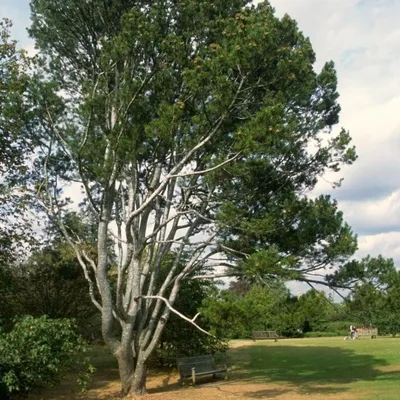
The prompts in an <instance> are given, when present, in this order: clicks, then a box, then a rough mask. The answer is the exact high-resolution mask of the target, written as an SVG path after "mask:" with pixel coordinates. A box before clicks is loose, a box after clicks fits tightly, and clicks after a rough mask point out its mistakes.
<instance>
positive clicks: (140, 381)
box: [129, 361, 147, 395]
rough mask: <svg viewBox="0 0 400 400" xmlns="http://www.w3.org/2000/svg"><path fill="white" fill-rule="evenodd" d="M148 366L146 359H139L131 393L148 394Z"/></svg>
mask: <svg viewBox="0 0 400 400" xmlns="http://www.w3.org/2000/svg"><path fill="white" fill-rule="evenodd" d="M146 378H147V367H146V364H145V363H144V361H138V362H137V364H136V368H135V374H134V376H133V380H132V386H131V390H130V393H129V394H131V395H142V394H147V390H146Z"/></svg>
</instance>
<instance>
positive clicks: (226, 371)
mask: <svg viewBox="0 0 400 400" xmlns="http://www.w3.org/2000/svg"><path fill="white" fill-rule="evenodd" d="M225 369H226V370H225V380H226V381H227V380H228V366H227V365H225Z"/></svg>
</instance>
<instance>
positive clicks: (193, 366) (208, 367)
mask: <svg viewBox="0 0 400 400" xmlns="http://www.w3.org/2000/svg"><path fill="white" fill-rule="evenodd" d="M177 364H178V370H179V374H180V376H181V379H180V382H181V384H183V380H184V379H185V378H192V382H193V386H195V385H196V377H197V376H204V375H212V376H213V378H214V379H215V378H216V374H222V373H225V379H228V367H227V366H226V365H225V366H224V368H217V367H216V366H215V361H214V358H213V356H212V355H211V354H209V355H205V356H194V357H181V358H178V359H177Z"/></svg>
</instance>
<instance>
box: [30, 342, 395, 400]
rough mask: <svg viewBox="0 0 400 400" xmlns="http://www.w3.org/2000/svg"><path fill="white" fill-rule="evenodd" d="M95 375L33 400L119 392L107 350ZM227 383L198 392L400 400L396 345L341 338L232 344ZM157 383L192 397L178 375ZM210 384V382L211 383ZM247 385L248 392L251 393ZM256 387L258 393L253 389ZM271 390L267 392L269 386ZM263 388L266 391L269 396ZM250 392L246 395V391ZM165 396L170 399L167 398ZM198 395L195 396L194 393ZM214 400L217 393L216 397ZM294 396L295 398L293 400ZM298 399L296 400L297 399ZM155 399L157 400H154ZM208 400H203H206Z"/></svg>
mask: <svg viewBox="0 0 400 400" xmlns="http://www.w3.org/2000/svg"><path fill="white" fill-rule="evenodd" d="M92 356H93V359H92V361H93V364H94V365H95V367H96V372H95V374H94V376H93V381H92V383H91V385H90V390H89V392H88V393H86V394H84V395H78V394H77V390H78V388H77V386H76V383H75V378H74V377H72V376H71V377H70V378H69V379H66V380H64V381H63V383H62V384H61V385H60V386H58V387H56V388H53V389H50V390H45V391H43V392H42V393H41V395H39V396H30V397H29V398H30V399H32V400H37V399H46V400H48V399H60V400H71V399H79V400H81V399H90V400H97V399H102V400H104V399H110V398H114V397H109V396H108V395H106V394H105V393H104V389H107V388H109V387H110V385H113V387H114V392H118V390H119V382H118V368H117V364H116V360H115V359H114V357H113V356H112V355H111V354H110V352H109V351H108V350H107V349H106V348H105V347H99V346H95V347H94V348H93V350H92ZM227 358H228V364H229V369H230V372H229V380H228V381H221V380H218V381H217V382H214V383H210V379H204V382H200V383H203V384H204V386H203V385H202V384H200V385H199V386H198V387H197V388H196V390H197V391H198V390H200V391H201V390H202V387H204V388H207V386H209V385H210V384H211V385H212V386H214V385H215V387H218V386H221V387H222V386H224V385H228V386H229V385H236V386H235V387H236V388H238V385H240V387H241V389H240V390H243V392H240V393H239V392H238V393H236V397H237V398H238V399H240V398H243V399H248V398H251V399H252V398H267V397H268V398H276V399H277V400H278V399H280V398H282V399H285V400H287V399H288V398H290V399H291V398H296V399H298V398H301V399H303V398H305V399H306V398H307V396H310V399H311V398H312V399H313V400H314V399H323V398H324V397H325V395H328V397H329V399H335V400H336V399H338V400H343V399H346V400H347V399H363V400H398V399H400V339H392V338H378V339H376V340H372V339H360V340H356V341H350V340H346V341H343V340H342V339H341V338H306V339H286V340H279V341H278V342H277V343H275V342H273V341H257V342H252V341H250V340H248V341H233V342H232V348H231V349H230V350H229V352H228V356H227ZM149 375H150V378H151V377H154V376H155V375H156V376H157V377H158V378H157V379H158V382H159V384H160V386H158V384H157V386H154V385H153V388H152V390H151V391H150V392H151V393H154V394H156V393H158V394H159V395H160V396H161V397H160V398H163V399H164V398H168V399H171V398H174V396H176V398H179V399H189V400H190V399H191V396H192V393H194V392H192V391H191V390H187V389H188V388H184V389H182V388H181V387H180V386H179V385H178V383H177V382H178V376H177V374H176V372H172V373H171V374H169V373H166V372H163V371H155V370H151V371H150V374H149ZM211 382H212V381H211ZM247 384H249V385H251V387H252V389H249V388H250V386H246V385H247ZM254 384H256V385H257V384H260V388H262V390H261V389H260V391H257V390H256V389H254ZM269 385H270V386H269ZM265 388H267V389H268V388H270V389H271V390H269V389H268V390H267V389H265ZM249 390H250V391H249ZM166 393H168V396H169V397H165V396H166ZM196 393H197V392H196ZM214 394H215V393H214ZM293 396H294V397H293ZM296 396H299V397H296ZM157 398H158V397H157ZM209 398H210V397H206V396H204V400H208V399H209Z"/></svg>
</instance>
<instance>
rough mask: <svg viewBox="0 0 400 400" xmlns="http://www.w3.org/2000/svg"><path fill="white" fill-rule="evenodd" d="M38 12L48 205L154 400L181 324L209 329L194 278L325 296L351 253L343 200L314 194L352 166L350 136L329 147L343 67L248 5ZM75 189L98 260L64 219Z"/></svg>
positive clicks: (133, 376) (113, 3)
mask: <svg viewBox="0 0 400 400" xmlns="http://www.w3.org/2000/svg"><path fill="white" fill-rule="evenodd" d="M31 6H32V26H31V28H30V34H31V36H32V37H33V38H34V39H35V41H36V46H37V48H38V51H39V53H38V57H37V59H36V61H37V62H36V75H35V82H36V83H35V85H32V87H31V92H30V93H31V97H30V100H31V101H32V102H33V105H34V106H35V109H36V119H35V121H38V122H39V125H38V127H37V131H36V133H37V136H38V137H40V138H41V146H40V149H38V150H37V153H36V154H37V155H38V157H37V159H36V161H35V167H36V172H35V175H34V176H33V178H34V181H35V182H34V183H35V185H34V186H35V195H36V196H37V197H38V198H39V199H40V201H41V207H42V209H44V210H45V211H46V212H47V214H48V215H49V216H50V217H51V219H52V220H53V221H54V222H56V223H57V224H58V226H59V229H60V230H61V232H62V233H63V234H64V236H65V239H66V240H67V242H68V243H69V245H70V246H71V247H72V248H73V249H74V251H75V253H76V256H77V259H78V261H79V263H80V265H81V267H82V268H83V271H84V274H85V277H86V279H87V281H88V282H89V293H90V297H91V300H92V302H93V303H94V304H95V306H96V307H97V308H98V310H99V311H100V313H101V318H102V335H103V338H104V340H105V342H106V344H107V345H108V346H109V347H110V349H111V350H112V352H113V354H114V355H115V356H116V358H117V360H118V364H119V372H120V377H121V383H122V391H123V393H124V394H134V393H145V391H146V388H145V382H146V365H147V362H148V360H149V358H150V356H151V355H152V353H153V352H154V350H155V349H156V348H157V345H158V343H159V341H160V339H161V337H162V334H163V331H164V328H165V325H166V323H167V321H168V319H169V317H170V314H171V313H174V314H176V315H179V316H180V317H181V318H183V319H186V321H187V322H188V323H191V324H192V325H194V326H196V327H197V328H198V329H200V330H202V328H201V327H200V326H199V325H198V324H197V320H196V319H195V318H194V317H193V318H192V315H191V316H185V315H183V314H182V313H179V312H178V310H176V309H175V308H174V303H175V300H176V299H177V296H178V293H179V290H180V288H181V286H182V285H183V283H184V282H185V281H186V280H195V279H204V277H205V276H209V275H210V276H211V277H215V276H216V274H214V273H212V274H208V273H206V274H202V271H203V270H204V269H206V270H207V269H208V268H210V267H220V270H221V268H225V271H224V272H223V274H228V275H248V276H251V277H252V278H253V279H255V280H262V281H265V280H270V279H277V278H280V279H284V280H288V279H295V280H296V279H297V280H300V281H304V280H306V281H307V280H309V281H315V280H316V278H315V276H316V274H318V271H320V270H323V269H324V268H326V267H328V266H335V265H340V263H341V262H343V260H346V259H347V258H348V257H349V256H351V255H352V253H353V252H354V250H355V248H356V238H355V237H354V235H353V233H352V232H351V229H350V228H349V226H348V225H346V224H345V223H344V221H343V219H342V215H341V213H340V212H339V211H338V210H337V205H336V203H335V202H334V201H332V200H331V199H330V198H329V197H321V198H318V199H316V200H310V199H308V198H307V197H306V196H307V193H309V192H310V190H312V189H313V188H314V186H315V184H316V182H317V180H318V177H319V176H321V175H322V174H324V173H325V172H326V171H327V170H334V171H337V170H339V167H340V165H341V164H343V163H351V162H353V161H354V159H355V152H354V149H353V148H352V147H350V145H349V144H350V136H349V134H348V133H347V132H346V131H344V130H342V131H340V132H338V133H335V134H334V133H332V126H333V125H335V124H336V123H337V122H338V115H339V111H340V107H339V105H338V103H337V99H338V93H337V90H336V86H337V81H336V73H335V70H334V65H333V63H332V62H329V63H327V64H326V65H325V66H324V67H323V68H322V70H321V72H319V73H317V72H315V71H314V69H313V64H314V62H315V54H314V52H313V50H312V47H311V44H310V42H309V40H308V39H307V38H305V37H304V36H303V35H302V33H301V32H300V31H299V30H298V28H297V25H296V23H295V21H293V20H292V19H291V18H290V17H289V16H285V17H283V18H282V19H278V18H276V17H275V16H274V10H273V8H272V7H271V6H270V4H269V3H268V2H264V3H261V4H259V5H258V6H252V5H250V2H248V1H245V0H229V1H227V0H224V1H214V2H212V3H210V2H209V1H208V0H207V1H206V0H197V1H194V0H182V1H179V2H175V1H169V0H156V1H153V2H151V3H150V2H147V1H137V0H135V1H134V0H124V1H122V0H107V1H100V0H92V1H90V2H81V1H78V0H67V1H65V0H33V1H32V3H31ZM72 184H74V185H75V187H80V188H81V189H82V195H83V197H84V200H83V203H82V207H84V208H85V210H89V212H90V213H91V215H92V220H93V221H95V222H94V227H95V228H94V229H95V231H96V236H97V249H96V252H94V253H90V252H89V251H88V247H87V245H86V243H85V237H84V236H83V237H82V235H80V234H79V232H76V231H75V230H74V229H72V228H71V227H70V226H69V224H68V223H67V222H66V219H65V217H64V216H65V213H67V212H68V202H69V200H68V199H66V198H65V195H63V187H65V186H66V185H72ZM110 239H111V240H110ZM113 241H114V243H115V245H114V244H113V243H112V242H113ZM115 249H116V251H117V266H116V268H113V256H114V250H115ZM171 254H173V256H174V257H173V260H172V262H169V263H168V264H167V263H166V260H169V258H170V257H171ZM163 265H169V268H168V272H167V273H164V272H163V271H162V267H163ZM161 276H162V277H163V279H160V277H161ZM320 281H321V282H324V281H323V278H321V279H320ZM116 324H117V325H118V326H119V330H118V329H115V325H116Z"/></svg>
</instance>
